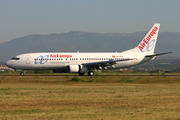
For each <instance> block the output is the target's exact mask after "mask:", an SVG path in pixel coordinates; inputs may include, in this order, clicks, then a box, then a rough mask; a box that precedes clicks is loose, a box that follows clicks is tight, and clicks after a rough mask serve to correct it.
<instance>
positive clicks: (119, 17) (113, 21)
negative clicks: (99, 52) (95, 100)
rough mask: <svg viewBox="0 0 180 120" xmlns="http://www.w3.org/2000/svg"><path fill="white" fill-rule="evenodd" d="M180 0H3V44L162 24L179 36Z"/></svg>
mask: <svg viewBox="0 0 180 120" xmlns="http://www.w3.org/2000/svg"><path fill="white" fill-rule="evenodd" d="M179 12H180V0H0V43H2V42H5V41H9V40H12V39H15V38H19V37H24V36H27V35H32V34H33V35H34V34H43V35H48V34H52V33H57V34H60V33H67V32H70V31H86V32H98V33H113V32H118V33H132V32H138V31H148V30H149V29H150V28H151V27H152V25H153V24H154V23H160V24H161V28H160V32H179V33H180V15H179Z"/></svg>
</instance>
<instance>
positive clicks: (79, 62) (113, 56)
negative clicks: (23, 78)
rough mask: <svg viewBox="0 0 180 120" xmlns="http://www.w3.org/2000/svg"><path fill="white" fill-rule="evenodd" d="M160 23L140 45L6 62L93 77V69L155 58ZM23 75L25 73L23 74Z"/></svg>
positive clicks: (22, 67) (26, 56) (22, 57)
mask: <svg viewBox="0 0 180 120" xmlns="http://www.w3.org/2000/svg"><path fill="white" fill-rule="evenodd" d="M159 27H160V24H158V23H157V24H154V25H153V27H152V28H151V29H150V30H149V32H148V33H147V35H146V36H145V37H144V38H143V39H142V41H141V42H140V43H139V45H138V46H137V47H135V48H133V49H130V50H127V51H124V52H121V53H119V52H114V53H109V52H108V53H79V52H77V53H27V54H21V55H18V56H16V57H14V58H12V59H11V60H9V61H7V62H6V65H7V66H8V67H11V68H13V69H15V70H20V71H23V70H53V71H54V72H68V73H79V75H84V73H86V72H87V71H89V72H88V75H90V76H92V75H93V74H94V73H93V71H92V70H98V69H119V68H125V67H130V66H134V65H137V64H141V63H144V62H148V61H150V60H152V59H154V58H155V56H156V55H155V54H154V49H155V45H156V40H157V36H158V32H159ZM21 75H23V73H22V74H21Z"/></svg>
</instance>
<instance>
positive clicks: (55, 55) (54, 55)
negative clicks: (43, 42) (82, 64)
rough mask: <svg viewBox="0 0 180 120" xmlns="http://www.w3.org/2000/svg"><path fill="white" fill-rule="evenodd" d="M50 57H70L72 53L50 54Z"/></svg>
mask: <svg viewBox="0 0 180 120" xmlns="http://www.w3.org/2000/svg"><path fill="white" fill-rule="evenodd" d="M50 57H51V58H72V55H59V54H50Z"/></svg>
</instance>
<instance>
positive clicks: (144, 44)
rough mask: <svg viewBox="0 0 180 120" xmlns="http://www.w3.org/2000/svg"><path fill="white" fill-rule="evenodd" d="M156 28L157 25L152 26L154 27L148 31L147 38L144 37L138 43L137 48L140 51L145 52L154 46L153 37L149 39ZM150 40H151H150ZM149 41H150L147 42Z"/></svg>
mask: <svg viewBox="0 0 180 120" xmlns="http://www.w3.org/2000/svg"><path fill="white" fill-rule="evenodd" d="M157 30H158V28H157V27H154V29H153V30H152V31H151V32H150V34H149V35H148V37H147V38H144V40H143V41H142V42H141V43H140V45H139V46H138V48H139V50H140V51H141V52H145V51H146V50H147V51H150V50H152V49H153V48H154V46H155V39H153V40H151V38H152V37H153V36H154V35H155V34H156V31H157ZM150 40H151V41H150ZM149 41H150V42H149ZM145 47H146V50H145V51H143V50H144V48H145Z"/></svg>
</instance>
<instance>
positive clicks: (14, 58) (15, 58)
mask: <svg viewBox="0 0 180 120" xmlns="http://www.w3.org/2000/svg"><path fill="white" fill-rule="evenodd" d="M11 60H19V58H17V57H13V58H12V59H11Z"/></svg>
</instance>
